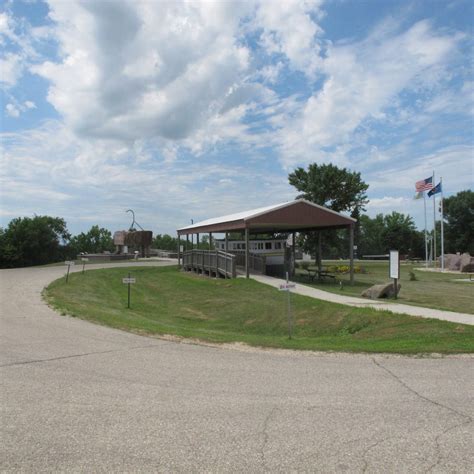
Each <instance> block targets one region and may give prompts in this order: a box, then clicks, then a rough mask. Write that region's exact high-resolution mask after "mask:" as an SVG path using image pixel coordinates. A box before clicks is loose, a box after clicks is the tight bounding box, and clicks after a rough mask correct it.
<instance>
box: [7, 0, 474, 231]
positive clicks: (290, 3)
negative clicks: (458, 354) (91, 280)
mask: <svg viewBox="0 0 474 474" xmlns="http://www.w3.org/2000/svg"><path fill="white" fill-rule="evenodd" d="M473 18H474V3H473V2H471V1H470V0H466V1H464V0H452V1H450V0H423V1H402V0H400V1H395V0H385V1H380V0H366V1H363V0H350V1H349V0H328V1H324V0H309V1H296V0H286V1H264V2H259V1H251V0H249V1H245V2H243V1H240V2H234V1H231V0H228V1H225V2H224V1H219V2H212V1H206V2H198V1H192V2H181V1H177V0H176V1H171V2H166V1H140V0H138V1H137V0H133V1H122V0H116V1H105V0H94V1H93V0H90V1H87V0H86V1H76V0H67V1H64V0H51V1H47V2H42V1H32V0H28V1H20V0H15V1H6V2H5V1H4V2H3V3H1V6H0V82H1V84H0V85H1V104H0V105H1V108H2V115H1V144H0V153H1V165H2V166H1V170H0V180H1V182H0V186H1V189H0V198H1V209H0V225H1V226H3V227H5V226H6V225H7V224H8V222H9V221H10V220H11V219H12V218H14V217H19V216H30V217H31V216H33V215H35V214H36V215H51V216H59V217H63V218H64V219H65V220H66V222H67V225H68V229H69V230H70V231H71V232H72V233H78V232H82V231H87V230H88V229H89V228H90V227H91V226H92V225H96V224H97V225H99V226H101V227H105V228H108V229H109V230H111V231H112V232H113V231H115V230H119V229H127V228H128V227H129V225H130V223H131V219H130V214H127V213H126V210H127V209H129V208H131V209H133V210H134V211H135V215H136V221H137V222H138V223H139V224H140V225H141V226H142V227H143V228H145V229H149V230H153V232H154V233H170V234H174V233H175V230H176V229H177V228H179V227H183V226H185V225H188V224H189V223H190V220H191V219H193V220H194V222H197V221H199V220H203V219H207V218H210V217H215V216H220V215H224V214H230V213H234V212H239V211H243V210H247V209H253V208H258V207H263V206H267V205H271V204H275V203H281V202H285V201H289V200H293V199H294V198H295V197H296V196H297V194H298V192H297V191H296V190H295V189H294V188H292V187H291V186H290V185H289V184H288V174H289V173H290V172H292V171H293V170H294V169H295V168H296V167H307V166H308V165H309V164H310V163H333V164H335V165H337V166H339V167H345V168H348V169H349V170H351V171H357V172H360V173H361V177H362V179H363V180H364V181H365V182H366V183H368V184H369V189H368V197H369V199H370V203H369V204H368V205H367V214H369V215H370V216H375V215H376V214H377V213H389V212H392V211H398V212H403V213H408V214H410V215H411V216H413V218H414V219H415V222H416V224H417V225H418V227H419V228H422V227H423V225H424V224H423V202H422V201H415V200H413V195H414V184H415V181H417V180H420V179H423V178H426V177H428V176H431V175H432V173H433V171H434V172H435V181H436V182H438V180H439V177H442V179H443V188H444V195H445V196H451V195H453V194H456V193H457V192H459V191H462V190H465V189H472V188H473V184H474V153H473V141H474V140H473V138H474V120H473V111H474V107H473V106H474V89H473V60H474V55H473V52H474V49H473V25H474V22H473ZM428 209H429V210H431V215H430V216H429V221H430V222H431V221H432V219H433V214H432V213H433V208H432V203H431V202H429V203H428Z"/></svg>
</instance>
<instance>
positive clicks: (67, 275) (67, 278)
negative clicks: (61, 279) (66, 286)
mask: <svg viewBox="0 0 474 474" xmlns="http://www.w3.org/2000/svg"><path fill="white" fill-rule="evenodd" d="M64 265H67V273H66V283H67V282H68V281H69V270H70V269H71V267H72V266H73V265H74V262H73V261H70V260H66V261H65V262H64Z"/></svg>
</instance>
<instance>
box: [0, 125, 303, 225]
mask: <svg viewBox="0 0 474 474" xmlns="http://www.w3.org/2000/svg"><path fill="white" fill-rule="evenodd" d="M2 144H3V150H1V154H2V168H1V170H0V189H1V190H2V191H1V197H2V207H3V208H4V209H6V210H7V211H8V213H9V215H12V216H15V215H32V214H33V213H38V214H48V215H59V216H63V217H64V218H65V219H66V220H67V221H71V222H76V223H77V222H78V221H79V220H80V219H82V220H84V219H85V217H84V216H89V219H88V220H87V221H88V222H90V223H91V224H96V223H98V224H100V225H107V226H108V227H109V228H110V229H111V230H117V228H121V226H122V227H123V226H126V225H127V224H128V218H127V217H126V216H125V214H124V210H125V209H128V208H130V207H132V208H133V209H134V210H135V211H136V212H137V219H138V217H139V219H138V220H139V222H140V224H141V225H142V226H144V227H147V228H149V229H152V230H154V231H159V232H161V233H163V232H168V233H169V232H174V230H175V229H177V228H178V227H180V226H182V225H183V223H186V222H189V219H190V218H193V219H195V220H199V219H204V218H208V217H212V216H213V215H224V214H229V213H232V212H236V211H238V210H239V209H240V210H241V209H243V208H245V207H249V206H248V203H249V202H252V203H255V206H260V205H268V204H272V203H274V202H275V200H276V197H278V199H277V200H278V201H280V200H282V199H285V198H287V199H292V198H293V197H294V194H295V193H294V192H293V190H292V189H291V188H290V187H289V185H288V184H287V181H286V179H285V178H284V177H283V178H282V177H281V176H280V175H279V170H275V171H274V172H267V173H266V175H265V183H268V184H269V186H268V188H266V189H262V180H261V176H259V175H258V174H255V170H254V169H253V168H249V167H248V166H246V164H245V163H242V164H239V163H237V164H235V163H234V164H226V163H225V162H222V161H220V160H219V159H218V157H216V158H215V159H211V158H210V157H207V159H206V160H195V159H193V158H189V159H187V160H185V159H183V158H176V159H174V160H170V161H159V160H158V159H156V158H155V156H152V158H151V159H149V157H148V156H147V154H148V153H149V150H147V148H146V147H141V146H137V145H127V144H124V143H123V142H121V141H118V140H117V141H114V140H110V139H104V140H102V139H84V138H81V137H77V136H76V135H75V134H74V133H72V132H71V131H70V130H69V129H68V127H67V126H65V125H64V124H61V123H59V122H56V121H50V122H46V123H44V124H43V125H42V126H41V127H38V128H36V129H32V130H28V131H24V132H18V133H7V134H4V135H3V136H2ZM154 153H155V152H152V154H153V155H154ZM235 183H238V185H237V186H234V184H235ZM180 203H186V205H183V206H181V205H180ZM250 207H252V206H250ZM120 222H123V223H122V224H121V223H120ZM83 225H85V226H87V224H83Z"/></svg>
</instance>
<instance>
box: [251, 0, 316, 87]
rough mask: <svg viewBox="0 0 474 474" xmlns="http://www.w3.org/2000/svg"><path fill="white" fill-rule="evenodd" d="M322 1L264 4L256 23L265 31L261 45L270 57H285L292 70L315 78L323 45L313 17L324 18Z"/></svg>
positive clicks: (261, 6) (297, 0)
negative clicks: (271, 55)
mask: <svg viewBox="0 0 474 474" xmlns="http://www.w3.org/2000/svg"><path fill="white" fill-rule="evenodd" d="M322 3H323V2H322V1H321V0H312V1H300V0H285V1H281V2H278V3H276V2H265V1H264V2H261V3H260V4H259V6H258V9H257V15H256V19H255V24H256V26H257V27H260V28H262V29H263V32H262V34H261V36H260V41H261V44H262V46H263V47H264V48H265V50H266V51H267V52H268V53H269V54H274V53H279V54H283V55H284V56H285V57H286V58H287V59H288V61H289V64H290V67H291V68H292V69H294V70H297V71H302V72H304V73H305V74H306V75H308V76H309V77H310V78H314V77H315V75H316V73H317V72H318V68H319V67H320V66H321V58H320V50H321V48H320V44H319V41H318V39H317V37H318V36H319V35H321V34H322V29H321V28H320V27H319V25H318V24H317V23H315V22H314V21H313V19H312V18H311V14H313V15H317V16H321V15H322V10H321V4H322Z"/></svg>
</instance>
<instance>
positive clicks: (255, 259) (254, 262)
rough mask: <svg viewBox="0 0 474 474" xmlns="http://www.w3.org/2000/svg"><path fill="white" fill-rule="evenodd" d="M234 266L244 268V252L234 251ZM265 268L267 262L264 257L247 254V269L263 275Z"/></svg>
mask: <svg viewBox="0 0 474 474" xmlns="http://www.w3.org/2000/svg"><path fill="white" fill-rule="evenodd" d="M234 252H235V257H236V262H237V263H236V265H237V266H238V267H245V250H237V251H235V250H234ZM266 267H267V260H266V258H265V255H259V254H257V253H252V252H250V253H249V269H250V270H254V271H257V272H259V273H263V274H264V275H265V270H266Z"/></svg>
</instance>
